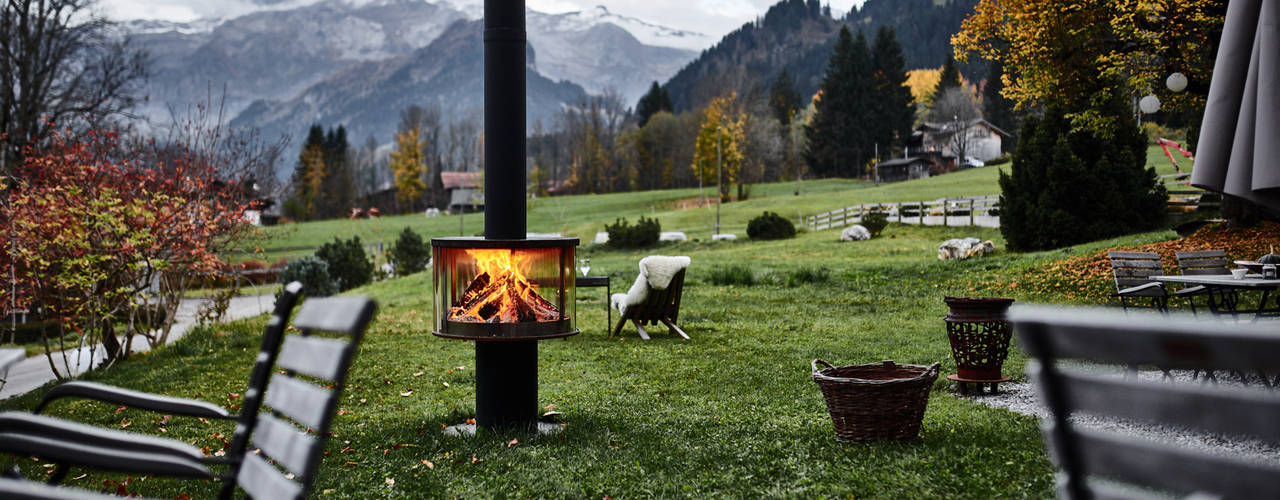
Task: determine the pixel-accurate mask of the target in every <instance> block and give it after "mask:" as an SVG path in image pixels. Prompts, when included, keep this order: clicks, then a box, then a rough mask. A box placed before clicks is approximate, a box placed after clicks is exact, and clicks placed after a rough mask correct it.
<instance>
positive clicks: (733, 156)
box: [691, 93, 747, 202]
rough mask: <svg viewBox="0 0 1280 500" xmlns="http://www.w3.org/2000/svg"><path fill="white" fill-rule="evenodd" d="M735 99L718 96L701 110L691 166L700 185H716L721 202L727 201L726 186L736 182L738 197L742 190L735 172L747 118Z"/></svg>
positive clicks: (740, 161)
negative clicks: (713, 183)
mask: <svg viewBox="0 0 1280 500" xmlns="http://www.w3.org/2000/svg"><path fill="white" fill-rule="evenodd" d="M737 100H738V94H737V93H730V94H729V95H727V96H720V97H717V98H715V99H712V100H711V103H710V104H708V105H707V107H706V109H704V110H703V111H702V125H701V127H699V129H698V138H697V141H696V145H695V147H694V152H693V164H692V165H691V166H692V168H693V171H694V175H695V176H697V177H698V178H699V179H700V180H701V181H702V184H703V185H707V184H711V183H712V182H713V181H715V182H716V183H717V184H716V186H717V190H718V191H719V193H720V201H722V202H724V201H729V185H731V184H734V183H738V187H739V196H741V191H742V184H741V178H740V177H739V173H740V171H741V168H742V161H743V156H742V155H743V151H742V147H743V143H744V142H745V141H746V137H745V133H746V125H747V117H746V114H745V113H743V112H742V109H741V107H740V104H739V103H738V102H737Z"/></svg>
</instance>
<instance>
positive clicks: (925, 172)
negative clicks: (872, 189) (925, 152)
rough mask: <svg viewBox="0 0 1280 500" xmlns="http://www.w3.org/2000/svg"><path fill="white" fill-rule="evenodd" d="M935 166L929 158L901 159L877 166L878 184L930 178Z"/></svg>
mask: <svg viewBox="0 0 1280 500" xmlns="http://www.w3.org/2000/svg"><path fill="white" fill-rule="evenodd" d="M932 165H933V163H932V162H931V161H929V159H928V158H899V159H896V160H889V161H885V162H881V163H879V164H877V165H876V182H899V181H905V180H910V179H923V178H925V177H929V170H930V167H931V166H932Z"/></svg>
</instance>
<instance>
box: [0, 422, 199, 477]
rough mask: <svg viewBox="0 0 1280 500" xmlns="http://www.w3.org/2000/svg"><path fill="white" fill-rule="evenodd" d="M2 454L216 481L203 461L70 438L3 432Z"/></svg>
mask: <svg viewBox="0 0 1280 500" xmlns="http://www.w3.org/2000/svg"><path fill="white" fill-rule="evenodd" d="M99 430H105V429H99ZM0 451H4V452H7V453H15V454H19V455H29V456H37V457H40V458H42V459H45V460H49V461H53V462H58V463H65V464H70V465H78V466H87V467H93V468H97V469H104V470H112V471H118V472H127V473H135V474H155V475H158V476H169V477H187V478H196V479H212V478H214V475H213V473H212V472H210V471H209V469H208V468H206V467H205V466H204V465H201V464H200V462H197V461H194V460H190V459H187V458H182V457H178V456H174V455H169V454H164V453H147V452H144V451H134V450H124V449H118V448H110V447H104V446H95V445H91V444H87V443H84V442H75V441H73V440H71V439H57V438H52V437H45V436H36V435H30V434H18V433H14V432H2V433H0Z"/></svg>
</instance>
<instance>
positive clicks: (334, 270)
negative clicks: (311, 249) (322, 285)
mask: <svg viewBox="0 0 1280 500" xmlns="http://www.w3.org/2000/svg"><path fill="white" fill-rule="evenodd" d="M316 258H319V259H320V260H323V261H324V262H325V264H328V265H329V269H328V271H329V276H331V277H332V278H333V281H334V283H335V284H336V285H337V287H338V291H347V290H350V289H352V288H355V287H358V286H361V285H366V284H368V283H369V282H370V281H372V280H373V262H372V261H370V260H369V256H368V255H365V253H364V245H363V244H361V243H360V237H359V236H352V237H351V239H349V240H347V241H342V240H339V239H338V238H337V237H335V238H333V241H331V242H329V243H325V244H324V246H321V247H320V249H319V250H317V251H316Z"/></svg>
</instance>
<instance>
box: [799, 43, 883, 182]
mask: <svg viewBox="0 0 1280 500" xmlns="http://www.w3.org/2000/svg"><path fill="white" fill-rule="evenodd" d="M873 101H874V96H873V82H872V78H871V54H870V49H868V48H867V39H866V37H864V36H862V33H861V32H859V33H858V36H857V38H854V37H853V36H852V35H851V34H850V33H849V29H848V27H842V28H840V35H839V37H838V38H837V40H836V44H835V48H834V50H833V51H832V54H831V59H830V61H828V63H827V72H826V75H825V76H824V77H823V80H822V88H821V95H820V97H819V99H818V101H817V102H815V104H814V107H815V115H814V117H813V121H812V122H811V123H810V124H808V125H806V126H805V136H806V137H807V139H808V146H807V149H806V150H805V161H806V162H807V163H808V164H809V168H810V170H811V171H812V172H813V173H814V174H817V175H819V176H837V177H857V176H859V175H862V173H863V166H864V162H865V161H866V160H867V157H868V156H869V155H868V153H869V152H870V149H871V148H872V146H871V144H870V134H869V133H868V127H869V126H870V123H869V121H870V115H869V114H868V113H869V110H870V109H871V104H872V102H873Z"/></svg>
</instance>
